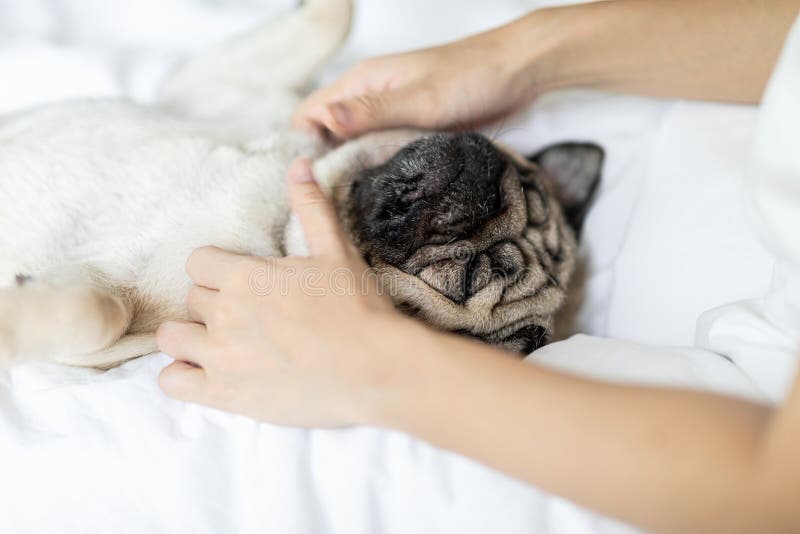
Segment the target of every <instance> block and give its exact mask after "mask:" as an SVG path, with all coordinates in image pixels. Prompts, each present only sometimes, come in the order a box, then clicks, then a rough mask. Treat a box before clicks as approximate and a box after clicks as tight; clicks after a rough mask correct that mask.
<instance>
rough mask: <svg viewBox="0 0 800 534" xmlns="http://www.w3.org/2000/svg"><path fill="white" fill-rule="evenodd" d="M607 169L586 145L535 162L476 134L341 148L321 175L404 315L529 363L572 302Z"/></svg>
mask: <svg viewBox="0 0 800 534" xmlns="http://www.w3.org/2000/svg"><path fill="white" fill-rule="evenodd" d="M602 160H603V152H602V150H601V149H600V148H599V147H596V146H594V145H588V144H564V145H557V146H553V147H550V148H548V149H545V150H543V151H542V152H540V153H539V154H537V155H536V156H534V157H533V158H531V159H530V160H529V159H526V158H524V157H521V156H520V155H518V154H516V153H514V152H512V151H511V150H509V149H506V148H503V147H501V146H499V145H497V144H495V143H493V142H491V141H490V140H489V139H487V138H486V137H484V136H482V135H480V134H476V133H467V134H421V133H419V132H393V133H384V134H379V135H373V136H368V137H365V138H363V139H360V140H357V141H353V142H351V143H348V144H345V145H344V146H342V147H340V148H339V149H337V150H335V151H333V152H331V153H330V154H328V155H327V156H326V157H324V158H322V159H320V160H318V161H317V163H316V172H317V176H318V179H319V180H320V182H321V183H322V184H323V185H328V186H329V187H330V191H331V194H332V198H333V199H334V203H335V205H336V208H337V211H338V213H339V214H340V217H341V219H342V221H343V223H344V225H345V227H346V228H347V230H348V231H349V232H350V234H351V237H352V239H353V241H354V242H355V244H356V245H357V246H358V248H359V249H360V250H361V252H362V253H363V255H364V258H365V259H366V260H367V262H368V263H369V264H370V266H371V267H372V268H373V270H374V271H375V273H376V274H377V275H378V279H379V281H380V283H381V287H382V288H383V289H384V290H386V291H387V292H389V293H390V294H391V296H392V298H393V299H394V301H395V303H396V304H397V306H398V307H399V308H400V309H402V310H404V311H405V312H407V313H409V314H412V315H414V316H417V317H419V318H421V319H422V320H424V321H426V322H428V323H430V324H431V325H433V326H436V327H438V328H441V329H444V330H448V331H454V332H458V333H461V334H465V335H469V336H473V337H476V338H479V339H482V340H484V341H486V342H488V343H491V344H494V345H499V346H503V347H506V348H508V349H511V350H515V351H519V352H525V353H527V352H530V351H532V350H534V349H536V348H537V347H539V346H541V345H542V344H544V343H546V342H547V340H548V334H549V332H550V329H551V326H552V320H553V316H554V314H555V313H556V312H557V311H558V309H559V308H560V306H561V304H562V303H563V301H564V298H565V292H566V289H567V285H568V283H569V280H570V276H571V275H572V272H573V269H574V266H575V261H576V258H575V256H576V235H577V234H578V232H579V231H580V225H581V222H582V220H583V216H584V213H585V210H586V208H587V205H588V203H589V201H590V199H591V196H592V193H593V192H594V190H595V188H596V185H597V183H598V180H599V176H600V168H601V165H602Z"/></svg>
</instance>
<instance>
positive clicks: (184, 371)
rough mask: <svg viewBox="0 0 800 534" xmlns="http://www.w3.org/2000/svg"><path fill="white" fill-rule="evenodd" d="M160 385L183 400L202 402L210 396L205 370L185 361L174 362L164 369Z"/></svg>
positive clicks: (171, 395)
mask: <svg viewBox="0 0 800 534" xmlns="http://www.w3.org/2000/svg"><path fill="white" fill-rule="evenodd" d="M158 385H159V386H160V387H161V389H162V391H164V393H166V394H167V395H169V396H170V397H172V398H174V399H178V400H182V401H189V402H200V403H202V402H203V401H204V400H205V399H206V398H207V396H208V395H207V391H206V390H207V380H206V373H205V371H204V370H203V369H201V368H200V367H195V366H194V365H191V364H189V363H187V362H183V361H175V362H172V363H171V364H170V365H168V366H167V367H165V368H164V369H162V370H161V374H159V375H158Z"/></svg>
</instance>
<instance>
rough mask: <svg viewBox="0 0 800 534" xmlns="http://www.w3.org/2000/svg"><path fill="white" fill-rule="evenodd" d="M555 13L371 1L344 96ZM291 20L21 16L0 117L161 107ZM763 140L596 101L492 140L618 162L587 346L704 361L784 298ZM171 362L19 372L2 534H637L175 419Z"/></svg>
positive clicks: (601, 220) (8, 379)
mask: <svg viewBox="0 0 800 534" xmlns="http://www.w3.org/2000/svg"><path fill="white" fill-rule="evenodd" d="M545 3H556V2H537V1H524V0H502V1H500V0H498V1H495V2H480V1H479V0H472V1H465V0H437V1H436V2H430V1H424V0H408V1H405V2H392V1H390V0H369V1H362V2H360V3H359V5H358V7H359V9H358V15H357V21H356V24H355V26H354V35H353V37H352V39H351V41H350V43H349V44H348V46H347V48H346V50H345V51H344V52H343V54H342V55H341V57H340V58H339V59H338V60H337V62H336V64H335V65H334V66H333V67H332V69H331V70H330V72H328V73H327V74H326V78H330V77H331V76H332V75H333V74H334V73H335V72H337V71H341V69H343V68H344V67H345V66H346V65H347V64H349V63H350V62H352V61H353V60H355V59H357V58H360V57H364V56H367V55H371V54H374V53H379V52H385V51H390V50H398V49H404V48H410V47H415V46H421V45H427V44H431V43H435V42H441V41H445V40H448V39H451V38H454V37H457V36H459V35H463V34H466V33H470V32H473V31H476V30H479V29H483V28H486V27H489V26H492V25H495V24H497V23H500V22H502V21H504V20H508V19H509V18H512V17H514V16H516V15H518V14H521V13H523V12H524V11H526V10H527V9H529V8H531V7H535V6H538V5H543V4H545ZM291 4H294V2H291V1H289V0H285V1H282V0H272V1H269V0H260V1H259V0H228V1H226V2H222V1H218V2H211V1H208V0H175V1H173V2H169V3H167V2H163V1H160V0H159V1H157V0H139V1H137V2H126V1H124V0H51V1H45V0H0V73H2V77H3V84H0V110H2V111H17V110H20V109H24V108H25V107H29V106H33V105H38V104H41V103H43V102H48V101H57V100H60V99H63V98H71V97H83V96H118V95H126V96H131V97H134V98H138V99H142V100H147V99H149V98H151V97H152V95H153V94H154V92H155V88H156V87H157V84H158V82H159V80H161V79H162V78H163V76H164V75H165V73H166V72H168V70H169V69H170V68H171V66H172V65H174V63H175V61H177V60H178V59H179V58H181V57H184V56H185V55H187V54H189V53H192V52H194V51H195V50H196V49H197V48H198V47H200V46H202V45H205V44H207V43H209V42H212V41H214V40H217V39H218V38H220V37H222V36H224V35H228V34H230V33H232V32H235V31H238V30H240V29H242V28H244V27H247V26H249V25H251V24H253V23H255V22H256V21H257V19H259V17H261V16H263V15H264V14H271V13H275V12H277V11H279V10H280V9H282V8H285V7H287V6H288V5H291ZM265 67H266V66H265ZM754 127H755V110H753V109H751V108H743V107H734V106H720V105H710V104H687V103H681V102H672V101H656V100H648V99H640V98H633V97H621V96H609V95H602V94H594V93H574V94H561V95H553V96H551V97H547V98H545V99H543V100H542V101H541V102H539V103H538V104H537V106H536V107H535V108H533V109H532V110H531V111H530V112H528V113H525V114H523V116H521V117H520V118H518V119H517V120H515V121H513V122H510V123H507V124H504V125H502V127H499V128H497V129H494V130H492V133H494V134H496V135H497V137H499V138H501V139H502V140H504V141H507V142H509V143H510V144H512V145H514V146H515V147H516V148H518V149H520V150H524V151H525V152H532V151H533V150H534V149H536V148H538V147H541V146H543V145H545V144H548V143H551V142H554V141H560V140H567V139H585V140H594V141H596V142H598V143H600V144H602V145H603V146H604V147H605V148H606V150H607V152H608V161H607V165H606V169H605V177H604V183H603V186H602V188H601V192H600V196H599V198H598V201H597V204H596V206H595V208H594V209H593V211H592V212H591V214H590V216H589V218H588V221H587V229H586V232H585V235H584V238H585V242H584V249H585V251H586V252H587V254H588V255H589V257H590V259H591V272H590V279H589V295H588V299H587V302H586V304H585V306H584V308H583V312H582V315H581V327H582V330H583V331H584V332H587V333H589V334H593V335H594V336H610V337H615V338H618V339H620V340H632V341H638V342H641V343H659V344H665V345H686V346H688V345H691V344H692V342H693V339H694V335H695V322H696V319H697V317H698V316H699V315H700V314H701V313H702V312H704V311H705V310H708V309H709V308H712V307H715V306H719V305H721V304H724V303H727V302H731V301H735V300H741V299H745V298H752V297H754V296H758V295H760V294H762V293H763V292H764V291H766V289H767V288H768V286H769V281H770V275H771V270H772V265H773V258H772V256H771V255H770V254H769V253H768V252H767V251H765V250H764V248H763V247H762V246H761V245H760V244H759V241H758V240H757V239H756V238H755V236H754V234H753V232H752V231H751V230H750V227H749V226H748V224H747V222H746V220H745V219H744V218H743V217H742V216H741V213H742V212H741V209H740V206H741V204H742V195H741V192H740V190H741V186H742V183H743V176H744V168H745V165H746V161H747V153H748V151H749V145H750V144H751V142H752V136H753V132H754ZM533 358H534V359H535V360H536V361H539V362H541V363H543V364H547V365H553V366H556V367H560V368H563V369H566V370H570V371H572V372H578V373H584V374H589V375H593V376H599V377H604V378H608V379H615V380H628V381H637V382H648V383H665V384H673V385H681V386H689V387H698V388H706V389H712V390H715V391H721V392H727V393H731V394H736V395H742V396H748V397H753V398H764V397H765V396H766V395H765V394H764V392H763V389H760V388H758V387H756V386H755V385H754V384H753V382H752V381H751V379H750V378H749V376H748V375H747V374H745V373H743V372H741V371H740V370H739V369H738V368H737V367H736V366H734V365H733V364H731V363H730V362H729V361H728V360H726V359H724V358H722V357H720V356H718V355H717V354H714V353H713V352H710V351H706V350H698V349H691V348H675V349H669V348H652V347H648V346H647V345H637V344H634V343H630V342H625V341H610V340H598V339H594V338H591V337H586V336H579V337H576V338H573V339H572V340H570V341H567V342H564V343H561V344H557V345H552V346H550V347H547V348H546V349H544V350H543V351H541V352H538V353H536V355H535V356H534V357H533ZM168 361H169V360H168V358H167V357H166V356H163V355H153V356H150V357H147V358H143V359H141V360H138V361H134V362H131V363H129V364H128V365H126V366H124V367H122V368H120V369H116V370H113V371H111V372H108V373H105V374H103V373H97V372H92V371H87V370H77V369H65V368H61V367H56V366H51V365H29V366H24V367H19V368H16V369H14V370H13V371H11V372H8V373H0V502H2V503H4V506H3V507H2V512H0V532H2V533H9V534H23V533H35V534H47V533H59V534H62V533H98V534H99V533H107V532H115V533H120V534H125V533H144V532H147V533H160V532H164V533H167V532H170V533H171V532H192V533H220V532H225V533H248V532H254V533H255V532H259V533H263V532H270V533H292V534H295V533H309V534H312V533H313V534H321V533H328V532H331V533H337V532H341V533H347V534H358V533H364V534H367V533H370V534H372V533H393V532H397V533H410V532H414V533H425V532H430V533H441V532H458V533H460V534H466V533H473V532H474V533H486V532H502V533H515V532H519V533H523V532H526V533H531V532H536V533H542V534H547V533H553V534H562V533H568V534H573V533H574V534H590V533H591V534H601V533H608V534H611V533H614V534H621V533H625V532H632V529H628V528H627V527H625V526H622V525H619V524H617V523H615V522H613V521H610V520H606V519H603V518H600V517H597V516H595V515H592V514H590V513H587V512H585V511H583V510H581V509H579V508H577V507H575V506H574V505H572V504H569V503H567V502H565V501H563V500H561V499H559V498H555V497H552V496H549V495H546V494H543V493H541V492H538V491H537V490H536V489H533V488H529V487H526V486H524V485H523V484H520V483H518V482H516V481H514V480H512V479H509V478H507V477H505V476H503V475H500V474H497V473H494V472H492V471H490V470H488V469H486V468H483V467H481V466H479V465H477V464H475V463H474V462H471V461H469V460H466V459H463V458H460V457H458V456H456V455H452V454H449V453H446V452H443V451H440V450H437V449H435V448H432V447H430V446H428V445H426V444H424V443H421V442H419V441H417V440H415V439H413V438H410V437H408V436H404V435H401V434H398V433H393V432H388V431H382V430H376V429H367V428H364V429H350V430H339V431H319V430H315V431H304V430H295V429H285V428H278V427H274V426H271V425H263V424H256V423H254V422H252V421H249V420H247V419H244V418H241V417H237V416H232V415H228V414H223V413H220V412H216V411H214V410H210V409H206V408H202V407H198V406H192V405H187V404H184V403H180V402H177V401H174V400H171V399H168V398H166V397H165V396H164V395H163V394H162V393H161V392H160V391H159V389H158V387H157V385H156V376H157V374H158V372H159V370H160V369H161V368H162V367H163V366H164V365H165V364H167V363H168ZM453 402H458V399H453ZM554 409H557V407H555V408H554Z"/></svg>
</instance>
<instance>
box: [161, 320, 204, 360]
mask: <svg viewBox="0 0 800 534" xmlns="http://www.w3.org/2000/svg"><path fill="white" fill-rule="evenodd" d="M207 337H208V336H207V331H206V327H205V326H203V325H201V324H197V323H182V322H166V323H164V324H162V325H161V326H160V327H158V331H157V332H156V342H157V343H158V348H159V349H160V350H161V351H162V352H164V353H166V354H168V355H169V356H171V357H172V358H175V359H176V360H182V361H186V362H191V363H195V364H197V365H201V366H202V365H203V362H204V361H205V359H206V358H205V355H206V353H207V351H208V348H207V345H208V343H207Z"/></svg>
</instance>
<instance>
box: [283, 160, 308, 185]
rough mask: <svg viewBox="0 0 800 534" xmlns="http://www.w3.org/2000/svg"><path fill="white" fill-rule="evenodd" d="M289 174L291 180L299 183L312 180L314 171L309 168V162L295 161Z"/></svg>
mask: <svg viewBox="0 0 800 534" xmlns="http://www.w3.org/2000/svg"><path fill="white" fill-rule="evenodd" d="M289 175H290V176H291V177H292V180H294V181H295V182H297V183H299V184H303V183H308V182H313V181H314V173H313V172H312V170H311V164H310V163H308V162H302V163H295V164H294V166H293V167H292V170H291V172H290V173H289Z"/></svg>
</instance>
